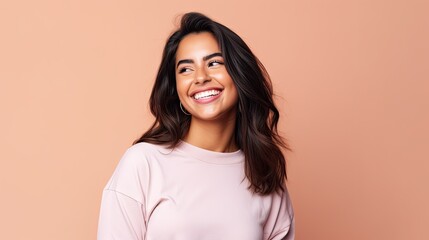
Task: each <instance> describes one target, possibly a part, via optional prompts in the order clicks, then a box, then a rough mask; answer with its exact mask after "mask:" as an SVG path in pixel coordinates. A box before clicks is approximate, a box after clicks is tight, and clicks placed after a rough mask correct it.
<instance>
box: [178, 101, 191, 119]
mask: <svg viewBox="0 0 429 240" xmlns="http://www.w3.org/2000/svg"><path fill="white" fill-rule="evenodd" d="M179 106H180V109H181V110H182V112H183V113H184V114H185V115H188V116H189V115H191V114H190V113H189V112H188V111H186V110H185V109H183V106H182V102H179Z"/></svg>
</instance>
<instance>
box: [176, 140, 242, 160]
mask: <svg viewBox="0 0 429 240" xmlns="http://www.w3.org/2000/svg"><path fill="white" fill-rule="evenodd" d="M176 149H177V150H179V151H181V152H183V153H185V154H186V155H187V156H191V157H193V158H195V159H197V160H199V161H202V162H207V163H212V164H236V163H241V162H244V154H243V152H242V151H241V149H239V150H237V151H235V152H215V151H211V150H207V149H204V148H200V147H197V146H195V145H192V144H190V143H187V142H185V141H183V140H180V142H179V144H178V145H177V146H176Z"/></svg>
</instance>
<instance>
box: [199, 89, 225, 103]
mask: <svg viewBox="0 0 429 240" xmlns="http://www.w3.org/2000/svg"><path fill="white" fill-rule="evenodd" d="M220 92H221V91H219V90H216V89H211V90H207V91H204V92H198V93H195V94H194V96H193V98H194V99H195V100H200V99H207V98H211V97H213V96H217V95H219V94H220Z"/></svg>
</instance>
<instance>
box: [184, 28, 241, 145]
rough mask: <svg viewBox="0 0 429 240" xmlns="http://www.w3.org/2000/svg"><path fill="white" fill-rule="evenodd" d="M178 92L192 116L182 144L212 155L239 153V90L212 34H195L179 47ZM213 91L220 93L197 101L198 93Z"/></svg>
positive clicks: (190, 35)
mask: <svg viewBox="0 0 429 240" xmlns="http://www.w3.org/2000/svg"><path fill="white" fill-rule="evenodd" d="M176 88H177V93H178V95H179V99H180V101H181V103H182V105H183V107H184V108H185V109H186V110H187V111H188V112H189V113H190V114H191V115H192V116H191V125H190V128H189V131H188V133H187V134H186V136H185V137H184V139H183V140H184V141H185V142H188V143H190V144H192V145H194V146H197V147H200V148H204V149H207V150H211V151H216V152H232V151H236V150H237V149H238V148H237V146H236V144H235V140H234V128H235V124H236V114H237V101H238V94H237V89H236V87H235V84H234V82H233V80H232V78H231V76H230V75H229V74H228V72H227V70H226V67H225V65H224V59H223V57H222V56H221V50H220V48H219V46H218V44H217V41H216V39H215V38H214V37H213V35H212V34H211V33H208V32H202V33H192V34H189V35H187V36H186V37H184V38H183V39H182V41H181V42H180V43H179V47H178V50H177V53H176ZM212 89H215V90H219V91H221V92H220V94H219V95H218V96H213V97H209V98H205V99H204V100H196V99H195V98H194V95H195V93H196V92H202V91H206V90H212Z"/></svg>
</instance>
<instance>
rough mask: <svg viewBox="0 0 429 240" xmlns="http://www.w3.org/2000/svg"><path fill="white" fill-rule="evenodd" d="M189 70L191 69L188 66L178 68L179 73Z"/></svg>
mask: <svg viewBox="0 0 429 240" xmlns="http://www.w3.org/2000/svg"><path fill="white" fill-rule="evenodd" d="M190 71H191V69H190V68H188V67H183V68H180V69H179V73H184V72H190Z"/></svg>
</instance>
